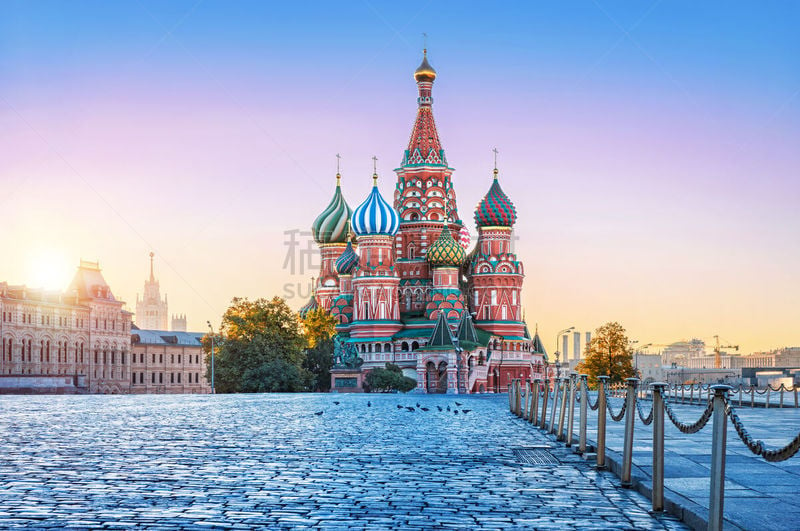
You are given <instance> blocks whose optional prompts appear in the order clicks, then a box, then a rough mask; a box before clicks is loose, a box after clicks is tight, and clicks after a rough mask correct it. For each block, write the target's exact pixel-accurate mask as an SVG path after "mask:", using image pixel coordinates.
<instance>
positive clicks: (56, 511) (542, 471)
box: [0, 394, 683, 530]
mask: <svg viewBox="0 0 800 531" xmlns="http://www.w3.org/2000/svg"><path fill="white" fill-rule="evenodd" d="M334 401H338V402H340V403H339V404H338V405H336V404H334ZM456 401H458V402H460V403H462V405H461V406H456V405H455V402H456ZM368 403H371V406H368ZM417 403H420V405H421V406H422V407H423V408H427V409H428V410H429V411H423V410H421V409H420V408H418V407H417V405H416V404H417ZM398 405H402V406H411V407H414V408H415V410H414V411H409V410H407V409H405V408H403V409H398V408H397V406H398ZM447 406H450V407H451V408H458V409H459V410H462V411H459V413H457V414H456V413H454V412H452V411H451V412H448V411H447V410H446V407H447ZM507 406H508V402H507V399H506V397H505V395H502V396H484V397H463V396H462V397H453V396H425V395H379V396H376V395H310V394H307V395H247V396H243V395H238V396H225V395H217V396H208V395H207V396H152V395H151V396H47V397H9V396H6V397H0V412H2V414H0V433H2V434H3V437H2V441H1V442H0V451H1V452H2V460H0V528H9V527H17V526H20V527H26V526H27V527H36V528H53V527H72V528H119V527H141V526H144V527H160V528H193V527H194V528H199V527H204V528H208V527H214V526H219V527H228V528H252V527H262V528H302V527H312V526H313V527H323V528H341V529H345V528H347V529H353V528H369V529H371V530H372V529H384V528H425V529H432V528H458V529H476V528H490V529H501V528H502V529H510V528H519V529H522V528H524V529H555V528H558V529H570V528H584V529H683V526H682V524H681V523H679V522H677V521H676V520H675V519H673V518H671V517H669V516H658V517H652V516H651V515H649V514H648V512H647V511H648V508H649V502H648V501H647V500H646V499H645V498H643V497H642V496H640V495H639V494H637V493H635V492H632V491H630V490H625V489H622V488H620V487H619V482H618V481H617V480H616V478H614V477H613V476H612V475H611V474H609V473H598V472H596V471H594V470H592V469H591V467H590V466H589V464H587V463H586V462H584V461H583V460H582V459H580V458H579V457H577V456H575V454H573V453H572V452H570V451H568V450H566V449H563V448H560V447H559V446H556V445H553V448H552V449H551V450H550V451H551V452H552V455H553V456H554V457H555V458H557V459H558V461H559V462H558V463H557V464H551V465H533V464H526V463H523V462H521V461H519V460H518V458H517V457H516V455H517V454H515V452H514V449H515V448H519V447H532V446H536V445H548V444H552V443H550V442H549V441H548V440H547V439H546V438H544V437H543V436H542V435H541V434H539V433H538V431H537V430H535V429H534V428H532V427H530V426H529V425H527V424H526V423H524V422H520V421H519V419H516V418H515V417H513V416H512V415H511V414H510V413H509V412H508V407H507ZM439 407H441V408H442V409H443V411H439ZM464 409H469V410H471V411H470V412H468V413H465V412H464V411H463V410H464ZM318 411H323V414H322V415H315V414H314V412H318Z"/></svg>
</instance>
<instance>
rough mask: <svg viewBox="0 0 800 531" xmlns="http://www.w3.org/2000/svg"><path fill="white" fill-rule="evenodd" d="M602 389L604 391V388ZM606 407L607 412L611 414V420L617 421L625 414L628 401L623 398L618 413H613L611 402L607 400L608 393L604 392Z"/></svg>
mask: <svg viewBox="0 0 800 531" xmlns="http://www.w3.org/2000/svg"><path fill="white" fill-rule="evenodd" d="M603 391H604V392H605V389H604V390H603ZM606 409H607V410H608V414H609V415H611V420H613V421H614V422H619V421H621V420H622V417H624V416H625V410H626V409H628V401H627V400H625V401H624V402H623V403H622V409H620V410H619V414H618V415H615V414H614V411H612V410H611V402H610V401H609V400H608V393H606Z"/></svg>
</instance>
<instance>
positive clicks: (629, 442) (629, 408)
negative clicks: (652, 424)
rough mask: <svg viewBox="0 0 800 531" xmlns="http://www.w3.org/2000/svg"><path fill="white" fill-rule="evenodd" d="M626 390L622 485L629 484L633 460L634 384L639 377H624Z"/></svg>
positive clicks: (627, 485) (628, 485) (626, 485)
mask: <svg viewBox="0 0 800 531" xmlns="http://www.w3.org/2000/svg"><path fill="white" fill-rule="evenodd" d="M625 381H626V382H627V383H628V391H627V393H626V394H625V403H626V406H625V440H624V442H623V446H622V477H621V478H620V483H621V484H622V486H623V487H630V486H631V465H632V461H633V421H634V420H635V418H636V417H635V415H636V411H635V410H636V386H637V384H638V383H639V378H625Z"/></svg>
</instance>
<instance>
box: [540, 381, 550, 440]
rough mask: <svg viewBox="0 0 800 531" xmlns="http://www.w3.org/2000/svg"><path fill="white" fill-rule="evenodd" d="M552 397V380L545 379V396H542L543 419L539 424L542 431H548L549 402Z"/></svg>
mask: <svg viewBox="0 0 800 531" xmlns="http://www.w3.org/2000/svg"><path fill="white" fill-rule="evenodd" d="M549 397H550V380H548V379H547V378H545V379H544V395H543V396H542V418H541V421H540V422H539V427H540V428H541V429H543V430H544V429H547V400H548V399H549Z"/></svg>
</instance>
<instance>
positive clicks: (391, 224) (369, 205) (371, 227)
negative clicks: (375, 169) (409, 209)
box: [350, 177, 400, 236]
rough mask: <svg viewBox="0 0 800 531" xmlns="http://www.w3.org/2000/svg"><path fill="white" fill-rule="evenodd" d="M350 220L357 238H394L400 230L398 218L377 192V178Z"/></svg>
mask: <svg viewBox="0 0 800 531" xmlns="http://www.w3.org/2000/svg"><path fill="white" fill-rule="evenodd" d="M350 219H351V223H352V224H353V232H355V233H356V235H357V236H364V235H367V234H380V235H385V236H394V235H395V234H396V233H397V229H399V228H400V216H399V215H398V214H397V212H396V211H395V210H394V209H393V208H392V207H391V205H390V204H389V203H387V202H386V200H385V199H384V198H383V197H382V196H381V193H380V192H379V191H378V180H377V177H376V178H375V184H374V185H373V186H372V192H370V194H369V195H368V196H367V198H366V199H365V200H364V202H363V203H361V204H360V205H358V207H357V208H356V209H355V211H354V212H353V217H352V218H350Z"/></svg>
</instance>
